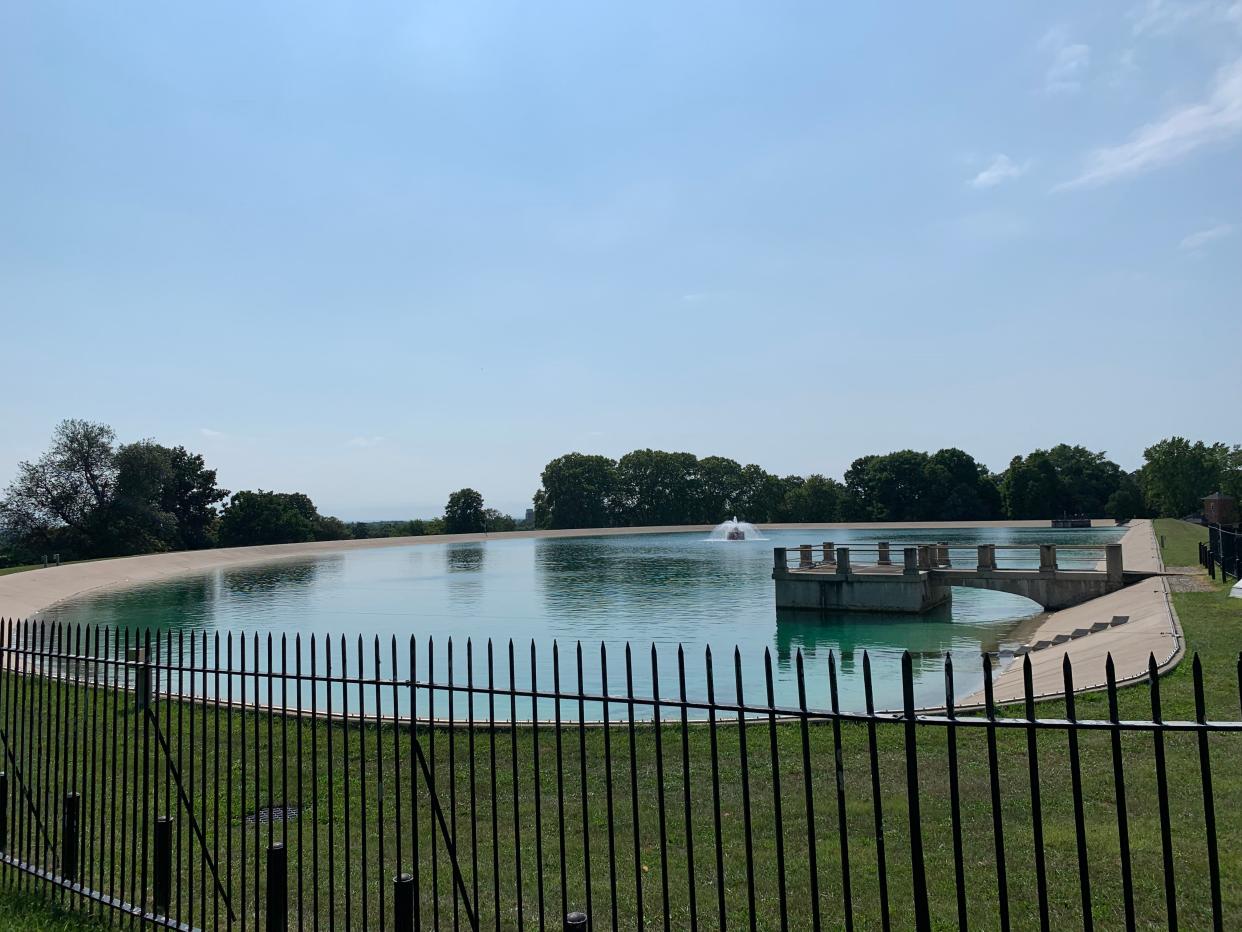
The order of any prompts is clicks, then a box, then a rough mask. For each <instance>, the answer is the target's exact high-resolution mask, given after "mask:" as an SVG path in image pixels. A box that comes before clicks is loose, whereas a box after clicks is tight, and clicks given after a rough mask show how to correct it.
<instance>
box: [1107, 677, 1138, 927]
mask: <svg viewBox="0 0 1242 932" xmlns="http://www.w3.org/2000/svg"><path fill="white" fill-rule="evenodd" d="M1104 677H1105V681H1106V683H1107V691H1108V720H1109V721H1110V722H1112V723H1113V728H1111V729H1109V732H1110V734H1109V737H1110V738H1111V743H1112V752H1113V790H1114V794H1115V797H1116V808H1117V843H1118V846H1119V851H1120V855H1121V891H1122V899H1123V901H1124V903H1123V905H1124V908H1125V917H1126V928H1127V929H1132V928H1134V879H1133V876H1132V874H1131V868H1130V820H1129V814H1128V813H1127V811H1126V778H1125V772H1124V761H1123V760H1122V755H1121V728H1120V727H1118V723H1119V722H1120V721H1121V718H1120V715H1119V714H1118V711H1117V669H1116V666H1115V665H1114V664H1113V655H1112V653H1111V652H1110V653H1109V654H1108V656H1107V657H1106V658H1105V661H1104Z"/></svg>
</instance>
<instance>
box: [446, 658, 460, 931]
mask: <svg viewBox="0 0 1242 932" xmlns="http://www.w3.org/2000/svg"><path fill="white" fill-rule="evenodd" d="M447 666H448V671H447V672H448V690H447V693H448V792H449V838H450V839H451V841H452V847H451V848H450V846H449V845H445V848H446V849H447V850H446V853H447V854H450V856H451V857H453V858H454V859H456V857H457V850H458V849H457V728H456V726H455V725H454V722H453V712H454V705H455V703H454V701H453V700H454V696H453V694H454V689H453V638H452V637H451V636H450V637H449V639H448V664H447ZM456 866H457V865H454V867H456ZM449 889H450V890H452V891H453V932H457V930H458V929H459V928H460V927H461V916H460V912H461V910H460V897H459V896H458V891H457V885H456V884H454V883H453V882H452V879H451V877H450V881H449Z"/></svg>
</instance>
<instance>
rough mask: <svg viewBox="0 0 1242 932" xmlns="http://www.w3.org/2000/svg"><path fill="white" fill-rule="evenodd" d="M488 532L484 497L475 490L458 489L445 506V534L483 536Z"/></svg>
mask: <svg viewBox="0 0 1242 932" xmlns="http://www.w3.org/2000/svg"><path fill="white" fill-rule="evenodd" d="M486 530H487V515H486V514H485V513H484V510H483V496H482V495H480V494H479V493H478V492H476V491H475V490H474V489H469V488H467V489H458V490H457V491H456V492H454V493H453V494H452V495H450V496H449V499H448V504H446V505H445V506H444V533H445V534H481V533H482V532H484V531H486Z"/></svg>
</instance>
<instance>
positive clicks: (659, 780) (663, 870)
mask: <svg viewBox="0 0 1242 932" xmlns="http://www.w3.org/2000/svg"><path fill="white" fill-rule="evenodd" d="M651 699H652V705H651V733H652V735H653V736H654V738H655V765H656V824H657V825H659V828H660V905H661V906H662V907H663V908H662V909H661V910H660V912H661V914H662V916H663V919H664V932H670V928H671V922H672V915H671V913H672V909H671V907H670V906H669V901H668V807H667V806H666V805H665V801H664V724H663V722H662V721H661V720H660V661H659V654H658V653H657V651H656V646H655V644H654V643H653V644H652V645H651Z"/></svg>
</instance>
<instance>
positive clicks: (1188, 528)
mask: <svg viewBox="0 0 1242 932" xmlns="http://www.w3.org/2000/svg"><path fill="white" fill-rule="evenodd" d="M1153 523H1154V524H1155V528H1156V535H1157V536H1158V537H1159V539H1160V540H1161V542H1162V545H1161V548H1160V552H1161V555H1162V556H1163V557H1164V565H1165V566H1198V565H1199V544H1200V543H1207V539H1208V532H1207V528H1205V527H1202V526H1200V525H1198V524H1190V523H1188V522H1186V521H1179V520H1178V519H1177V518H1157V519H1156V520H1155V522H1153Z"/></svg>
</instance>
